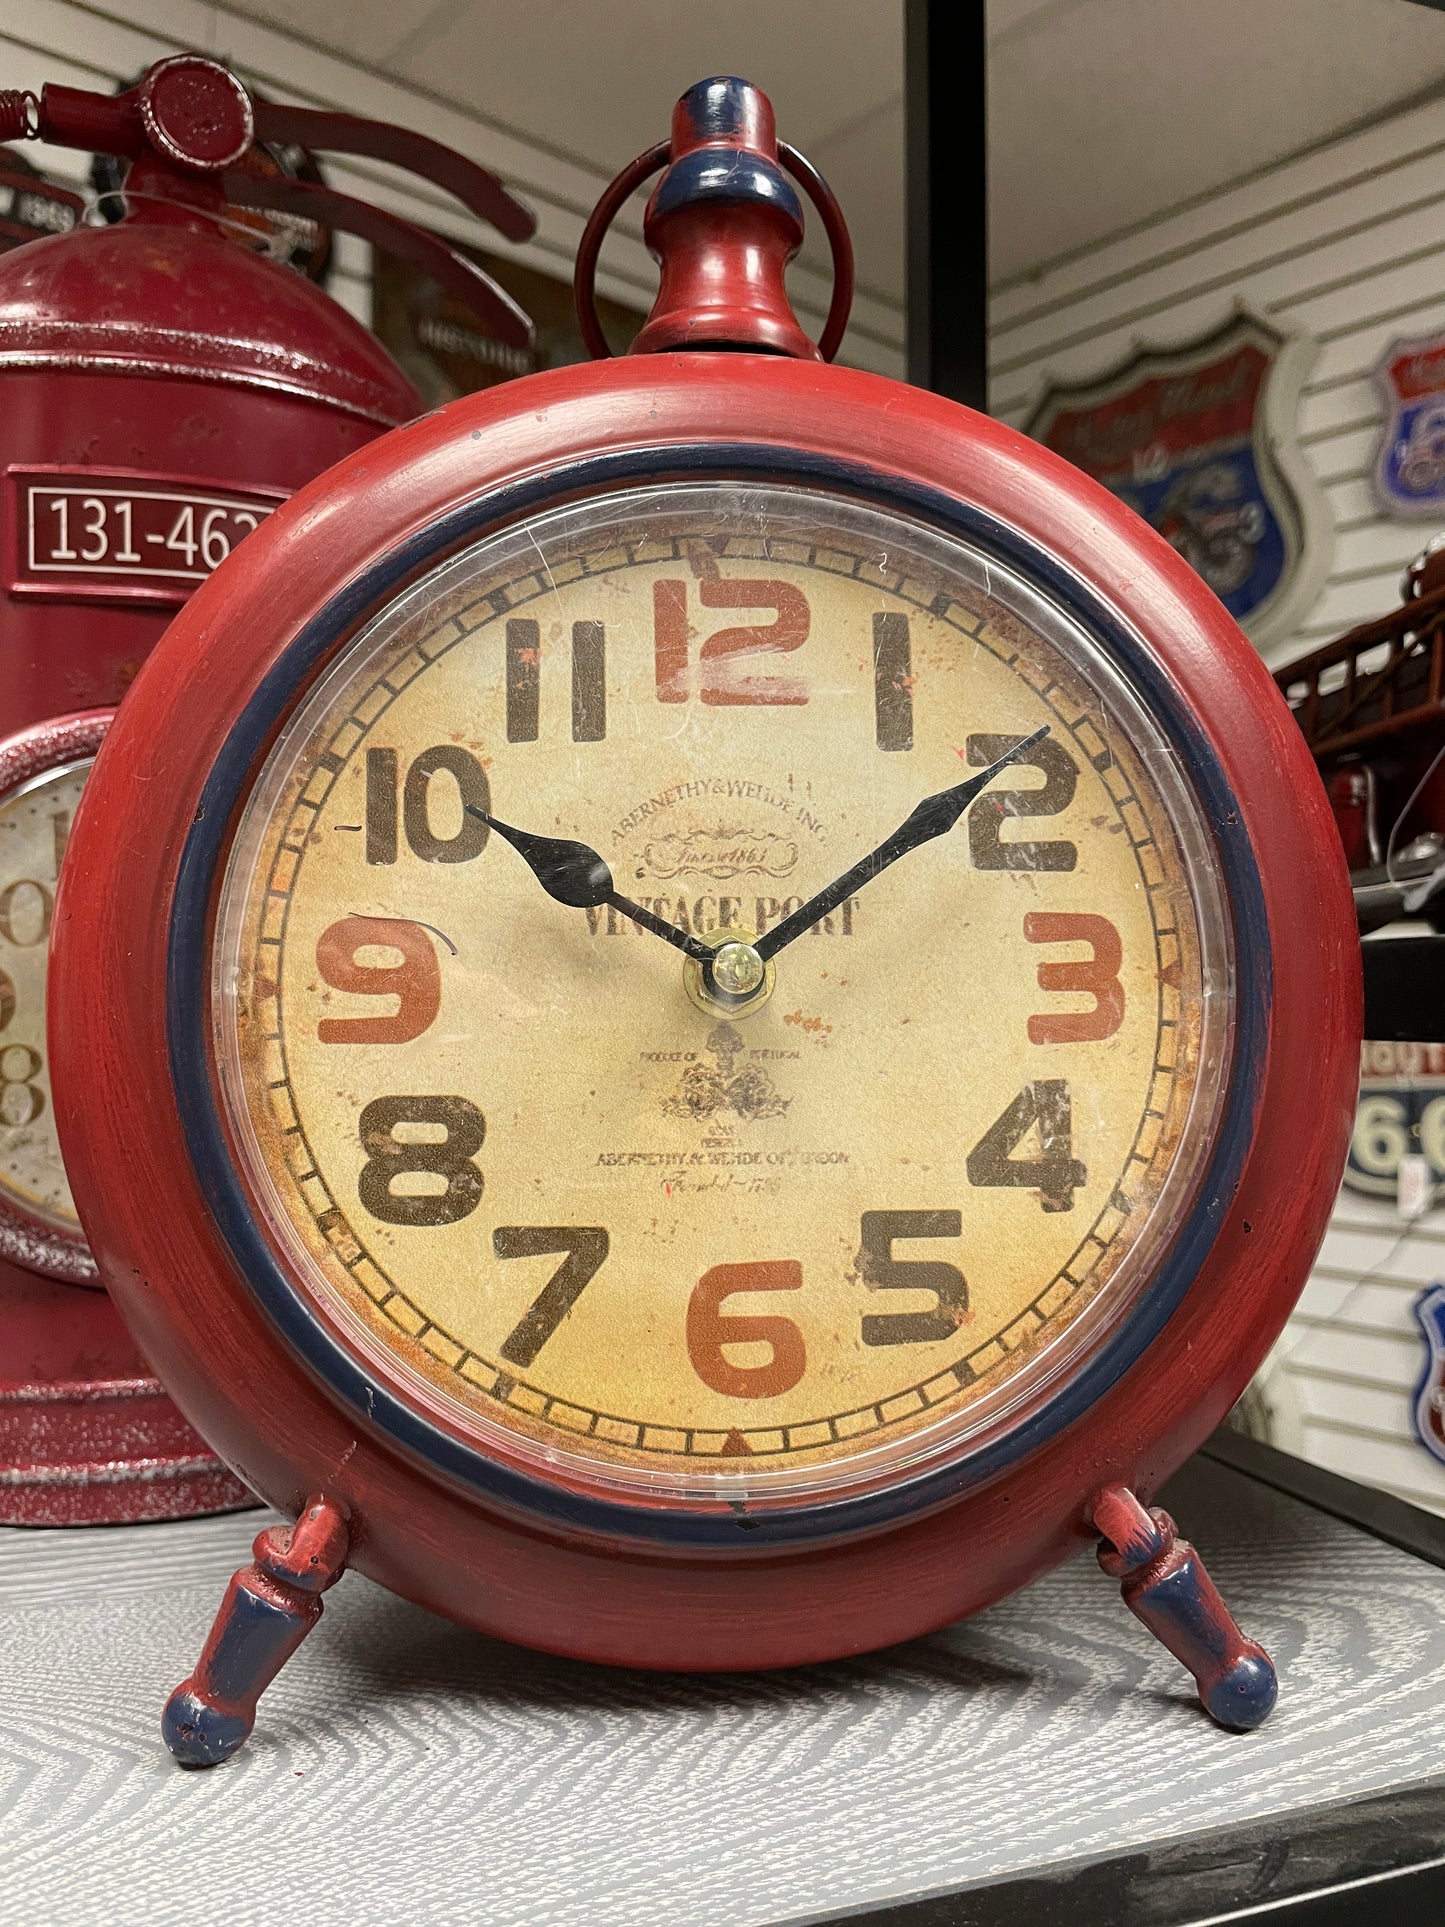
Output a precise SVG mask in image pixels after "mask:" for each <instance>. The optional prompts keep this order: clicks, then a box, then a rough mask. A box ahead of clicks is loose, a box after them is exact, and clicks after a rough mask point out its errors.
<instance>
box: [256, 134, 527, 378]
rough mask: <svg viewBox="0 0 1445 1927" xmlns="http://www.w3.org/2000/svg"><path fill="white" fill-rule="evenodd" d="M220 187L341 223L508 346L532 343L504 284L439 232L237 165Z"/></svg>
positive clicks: (259, 204) (330, 191) (278, 209)
mask: <svg viewBox="0 0 1445 1927" xmlns="http://www.w3.org/2000/svg"><path fill="white" fill-rule="evenodd" d="M221 186H222V188H223V189H224V190H225V193H226V197H227V199H228V200H230V201H232V202H234V203H236V204H237V205H238V206H241V207H264V208H270V209H273V210H274V211H276V212H279V213H284V214H298V215H300V216H301V217H302V219H304V220H311V221H316V222H318V223H324V224H325V225H327V226H328V227H334V228H345V229H347V230H348V232H350V233H352V234H358V235H360V236H361V238H362V240H363V241H370V242H372V243H373V244H374V245H375V246H376V247H379V248H383V249H384V250H385V251H386V252H387V253H388V254H393V255H395V256H396V257H397V258H398V259H399V260H402V261H407V262H409V263H410V264H411V265H412V266H413V267H416V268H420V269H421V270H422V272H423V273H424V274H427V275H430V277H431V279H432V280H433V281H435V282H437V283H438V284H439V286H440V287H442V288H443V289H444V290H445V291H446V293H447V294H449V295H452V296H454V297H455V299H456V300H458V301H460V302H461V303H462V304H463V305H464V306H465V307H468V308H470V309H471V311H472V313H473V314H475V315H476V316H477V317H478V318H479V319H480V320H482V321H484V322H485V323H486V324H487V326H488V327H489V328H490V329H491V330H492V332H493V334H495V335H496V337H497V339H498V340H499V341H503V342H505V343H506V344H507V346H508V347H509V348H519V349H527V348H530V347H531V346H532V341H533V335H534V331H533V328H532V323H531V320H530V319H529V317H528V316H527V314H526V312H525V310H524V309H522V308H520V307H519V306H518V305H517V303H516V302H515V301H514V300H513V299H512V297H511V295H509V294H508V293H507V292H506V290H505V289H504V288H500V287H498V285H497V283H496V282H495V281H494V280H493V279H492V277H491V276H490V275H489V274H487V273H486V272H485V271H484V270H483V269H481V268H479V267H478V266H477V265H476V263H475V262H474V261H471V260H469V259H468V258H467V257H466V256H465V255H464V254H460V253H458V252H457V250H456V249H454V248H450V247H448V246H447V244H446V242H445V241H443V240H442V239H441V238H440V236H438V235H435V234H432V233H431V232H430V231H429V230H428V229H426V228H421V227H416V226H414V225H413V224H412V223H411V222H410V221H403V220H401V219H400V218H399V217H398V216H396V215H394V214H387V213H385V212H383V210H382V209H381V208H376V207H372V206H371V205H370V204H369V203H368V202H366V201H357V200H353V199H352V197H351V196H350V195H349V194H338V193H336V192H335V191H334V189H332V188H329V187H315V186H313V185H312V184H311V183H310V182H308V181H288V180H282V179H269V180H268V179H265V178H263V177H261V176H258V175H255V174H245V173H242V172H241V171H240V170H239V169H238V170H236V171H235V172H232V173H229V174H224V175H222V177H221Z"/></svg>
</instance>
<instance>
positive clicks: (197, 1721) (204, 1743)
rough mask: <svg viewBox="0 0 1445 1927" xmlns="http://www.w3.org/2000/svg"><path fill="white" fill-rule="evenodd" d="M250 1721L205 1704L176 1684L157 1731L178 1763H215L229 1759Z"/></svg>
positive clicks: (247, 1728)
mask: <svg viewBox="0 0 1445 1927" xmlns="http://www.w3.org/2000/svg"><path fill="white" fill-rule="evenodd" d="M252 1725H253V1722H252V1721H251V1720H248V1719H242V1718H241V1717H240V1716H239V1715H237V1714H235V1713H225V1712H222V1710H221V1709H220V1707H218V1706H208V1705H207V1704H206V1702H205V1701H204V1700H203V1699H198V1698H197V1696H196V1695H195V1694H194V1693H189V1692H187V1691H186V1689H185V1687H183V1686H178V1687H177V1688H176V1690H175V1692H174V1693H172V1694H171V1696H170V1698H169V1699H168V1700H167V1701H166V1710H165V1712H164V1713H162V1715H161V1734H162V1736H163V1738H164V1739H165V1743H166V1745H167V1746H168V1747H169V1748H170V1749H171V1752H172V1753H174V1754H175V1756H176V1758H177V1759H178V1760H179V1761H180V1763H181V1765H182V1766H219V1765H220V1764H221V1762H222V1761H223V1760H229V1759H230V1757H231V1755H232V1754H233V1753H234V1752H235V1751H236V1748H237V1747H238V1746H240V1745H241V1744H242V1742H243V1741H244V1740H245V1739H246V1737H247V1735H248V1734H249V1733H250V1731H251V1727H252Z"/></svg>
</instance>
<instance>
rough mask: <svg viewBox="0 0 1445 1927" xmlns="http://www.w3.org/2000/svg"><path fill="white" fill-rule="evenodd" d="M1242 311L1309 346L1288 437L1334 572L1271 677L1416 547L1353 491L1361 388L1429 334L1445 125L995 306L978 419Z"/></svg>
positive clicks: (1285, 181) (1054, 277) (1208, 205)
mask: <svg viewBox="0 0 1445 1927" xmlns="http://www.w3.org/2000/svg"><path fill="white" fill-rule="evenodd" d="M1236 300H1239V301H1245V302H1247V303H1248V304H1249V305H1250V306H1251V307H1254V308H1256V309H1258V310H1259V311H1260V312H1262V313H1263V314H1265V315H1268V316H1269V317H1270V318H1271V319H1272V320H1274V321H1275V322H1277V323H1278V324H1279V325H1281V326H1283V327H1289V328H1302V329H1306V330H1308V331H1309V332H1310V333H1312V334H1313V335H1315V336H1316V338H1317V339H1318V341H1319V342H1320V344H1321V346H1320V354H1319V359H1318V361H1317V362H1316V364H1315V367H1314V369H1313V371H1312V374H1311V379H1310V382H1309V384H1308V386H1307V387H1306V388H1305V390H1304V394H1303V397H1302V399H1301V405H1300V431H1301V439H1302V441H1303V442H1304V444H1305V447H1306V449H1307V451H1308V459H1309V460H1310V461H1311V462H1312V463H1313V465H1314V467H1315V470H1316V472H1317V474H1318V475H1319V478H1320V481H1321V482H1322V484H1324V485H1325V487H1326V492H1327V496H1328V499H1329V502H1330V505H1331V508H1332V509H1333V512H1334V515H1335V530H1336V544H1335V553H1334V559H1333V567H1332V569H1331V572H1330V577H1329V580H1328V582H1327V583H1326V585H1325V587H1324V589H1323V592H1322V593H1321V595H1320V597H1319V599H1318V600H1317V601H1316V603H1315V605H1314V607H1313V608H1312V609H1310V610H1309V611H1308V612H1307V613H1306V616H1305V618H1304V620H1303V622H1302V623H1301V625H1300V628H1299V629H1298V631H1297V632H1296V634H1295V635H1294V636H1291V637H1289V638H1286V639H1283V640H1281V641H1280V642H1278V643H1277V644H1275V645H1274V646H1273V647H1272V648H1271V650H1270V651H1269V659H1270V661H1271V662H1272V663H1276V664H1277V663H1280V662H1287V661H1288V660H1289V659H1290V658H1291V657H1292V656H1295V655H1298V654H1300V653H1301V652H1302V651H1303V650H1305V649H1307V648H1311V647H1314V646H1316V645H1317V644H1318V643H1319V642H1321V641H1323V640H1325V639H1327V638H1329V637H1332V636H1335V635H1338V634H1339V633H1340V632H1341V631H1342V630H1344V629H1346V628H1348V627H1349V626H1350V625H1351V624H1353V623H1356V622H1361V621H1364V620H1366V619H1367V618H1369V617H1371V616H1376V615H1380V614H1383V613H1384V611H1385V610H1386V609H1389V608H1392V607H1393V606H1394V605H1395V603H1396V602H1397V601H1398V595H1397V585H1398V581H1399V577H1400V573H1401V570H1402V568H1403V566H1404V564H1405V563H1406V562H1408V561H1409V559H1410V557H1411V556H1412V555H1414V554H1415V553H1416V552H1417V550H1418V549H1419V548H1420V547H1421V545H1422V542H1423V540H1424V537H1425V536H1426V535H1427V534H1429V533H1431V532H1432V531H1431V530H1430V529H1429V527H1428V526H1425V527H1423V528H1422V526H1421V525H1420V524H1418V523H1415V524H1410V523H1401V522H1392V521H1390V520H1388V519H1387V518H1386V517H1384V516H1383V515H1382V514H1381V513H1380V512H1379V510H1378V509H1377V507H1376V505H1375V503H1374V501H1373V499H1372V497H1371V495H1370V493H1369V489H1368V485H1367V478H1368V475H1369V470H1370V467H1371V464H1372V461H1373V458H1374V453H1375V446H1376V442H1377V439H1378V434H1379V425H1380V422H1381V419H1382V410H1381V407H1380V403H1379V400H1378V398H1377V396H1376V394H1375V390H1374V387H1373V385H1372V383H1371V382H1370V380H1369V371H1370V369H1371V368H1372V366H1373V365H1374V363H1375V361H1376V360H1377V358H1378V357H1379V355H1380V352H1381V350H1382V349H1383V348H1384V347H1385V346H1386V345H1387V344H1388V343H1389V342H1390V341H1391V340H1393V339H1394V338H1395V337H1396V336H1398V335H1402V334H1411V333H1420V332H1423V331H1424V330H1425V329H1427V328H1430V327H1434V326H1436V325H1438V324H1440V323H1441V322H1445V117H1442V115H1441V112H1440V109H1439V107H1438V105H1437V104H1434V103H1432V104H1429V105H1426V106H1421V107H1417V108H1414V109H1411V110H1410V111H1408V112H1405V113H1402V114H1399V115H1396V116H1395V117H1394V118H1392V119H1390V120H1388V121H1385V122H1382V123H1380V124H1378V125H1376V126H1373V127H1370V128H1367V129H1365V130H1364V131H1362V132H1360V133H1357V134H1354V135H1351V136H1349V137H1348V138H1346V139H1343V140H1340V141H1336V142H1334V143H1333V144H1331V145H1330V146H1328V147H1325V148H1321V149H1319V150H1316V151H1315V152H1313V153H1310V154H1308V155H1305V156H1303V157H1301V158H1298V159H1296V160H1294V161H1290V162H1286V163H1284V164H1283V165H1281V166H1279V167H1275V168H1272V169H1270V170H1268V171H1267V172H1264V173H1261V174H1259V175H1256V176H1254V177H1253V178H1251V179H1250V180H1247V181H1245V182H1242V183H1241V184H1239V185H1237V186H1235V187H1232V188H1230V189H1228V190H1227V191H1225V192H1224V193H1220V194H1214V195H1211V196H1209V197H1207V198H1204V199H1201V200H1199V201H1198V202H1196V203H1194V204H1192V205H1191V206H1189V207H1187V208H1185V209H1183V210H1182V211H1178V212H1176V213H1174V214H1172V215H1170V216H1168V217H1166V218H1164V219H1161V220H1157V221H1153V222H1150V223H1148V224H1146V225H1143V226H1141V227H1139V228H1137V229H1135V230H1134V231H1133V232H1131V233H1129V234H1127V235H1124V236H1121V237H1119V238H1117V239H1115V240H1113V241H1110V242H1108V243H1106V244H1105V245H1103V246H1101V247H1097V248H1092V249H1089V250H1086V251H1083V252H1081V253H1079V254H1078V255H1075V256H1072V257H1070V258H1068V259H1066V260H1063V261H1059V262H1056V263H1054V264H1052V265H1050V266H1047V267H1045V268H1043V269H1041V270H1039V271H1038V272H1036V273H1034V274H1031V275H1027V276H1023V277H1020V278H1019V279H1018V280H1015V281H1013V282H1011V283H1009V284H1007V285H1006V286H1004V287H1001V288H999V289H997V290H996V291H995V295H994V300H993V313H992V388H993V406H994V412H995V413H996V414H998V415H1001V416H1002V417H1003V418H1004V419H1006V420H1008V421H1013V422H1019V421H1022V420H1023V419H1024V418H1025V417H1026V416H1027V414H1028V412H1029V410H1030V408H1031V406H1032V404H1033V402H1034V401H1035V400H1036V398H1037V396H1038V395H1039V393H1040V391H1041V390H1042V388H1043V385H1044V383H1045V381H1046V380H1047V379H1049V378H1050V377H1052V378H1054V379H1059V380H1065V381H1079V380H1084V379H1088V378H1090V377H1093V376H1097V375H1099V374H1101V373H1103V372H1105V371H1106V370H1107V369H1109V368H1111V367H1112V366H1114V365H1115V364H1117V363H1118V362H1119V361H1121V360H1122V359H1123V358H1124V357H1125V355H1126V354H1127V353H1128V352H1129V350H1130V349H1131V347H1132V346H1133V345H1134V344H1135V343H1136V342H1139V341H1143V342H1149V343H1153V342H1163V343H1167V342H1173V341H1179V340H1187V339H1189V338H1190V337H1191V336H1194V335H1197V334H1200V333H1202V332H1203V331H1204V330H1205V329H1207V328H1209V327H1211V326H1213V325H1215V324H1217V323H1218V322H1221V321H1222V320H1223V319H1224V318H1225V316H1226V315H1227V313H1228V312H1229V309H1230V307H1231V305H1232V304H1233V303H1234V302H1235V301H1236Z"/></svg>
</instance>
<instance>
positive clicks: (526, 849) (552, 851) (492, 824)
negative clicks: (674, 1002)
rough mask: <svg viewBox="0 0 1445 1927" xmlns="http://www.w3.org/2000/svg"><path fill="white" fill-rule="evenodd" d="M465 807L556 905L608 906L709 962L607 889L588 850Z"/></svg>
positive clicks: (704, 950) (683, 935)
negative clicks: (500, 840)
mask: <svg viewBox="0 0 1445 1927" xmlns="http://www.w3.org/2000/svg"><path fill="white" fill-rule="evenodd" d="M465 807H466V811H467V814H468V816H476V817H480V818H481V820H482V822H483V823H485V824H486V825H487V827H488V829H492V830H495V831H496V832H497V835H498V836H500V837H503V838H504V839H505V840H506V841H507V842H508V843H510V844H511V846H512V848H513V849H514V850H515V851H516V852H517V854H518V856H520V857H521V859H522V861H523V862H524V863H525V864H526V865H527V868H528V869H529V870H530V871H531V872H532V875H533V876H534V877H535V878H536V879H537V881H538V883H540V884H541V886H542V888H543V889H544V890H545V891H546V892H547V895H548V896H549V897H555V898H556V900H557V902H558V903H565V904H567V905H568V906H569V907H570V908H571V909H573V910H600V909H601V908H603V906H604V905H607V904H610V905H611V906H612V908H613V909H614V910H620V911H621V912H622V914H623V915H624V916H625V917H631V919H632V921H633V922H634V923H640V924H641V925H642V927H643V929H644V930H650V931H651V932H652V934H653V936H654V937H661V938H662V940H663V942H664V943H670V944H673V945H674V946H675V947H676V948H677V949H679V950H681V951H684V952H685V953H686V954H687V955H688V956H689V957H695V958H696V959H697V961H698V962H699V963H708V962H710V961H711V958H712V952H711V950H709V949H708V947H707V945H706V944H705V943H699V942H698V940H697V938H696V937H690V936H689V935H688V933H687V932H686V930H679V929H678V927H677V925H676V924H675V923H668V922H666V921H665V920H664V919H663V918H662V917H655V916H653V914H652V912H651V911H650V910H646V909H644V908H643V906H642V905H641V904H640V903H634V902H633V901H632V900H631V898H630V897H622V896H619V895H618V894H617V892H616V890H615V889H614V888H613V887H612V872H611V871H610V870H609V869H608V867H607V864H606V862H605V861H604V859H603V858H602V857H600V856H599V855H598V854H597V852H596V850H594V849H593V848H592V847H591V845H590V844H587V843H571V842H569V841H568V840H567V839H566V838H565V837H560V836H534V835H533V834H532V832H531V831H530V830H517V829H513V827H512V825H511V824H510V823H501V822H498V820H497V818H496V817H495V816H488V815H487V813H486V811H485V810H479V809H478V808H477V807H476V805H475V804H474V803H468V804H467V805H466V806H465Z"/></svg>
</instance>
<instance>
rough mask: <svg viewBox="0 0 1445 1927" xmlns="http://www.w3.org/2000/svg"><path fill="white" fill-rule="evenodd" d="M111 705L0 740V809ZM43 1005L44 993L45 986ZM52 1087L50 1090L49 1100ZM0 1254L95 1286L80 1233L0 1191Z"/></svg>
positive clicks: (96, 1277) (103, 723) (96, 731)
mask: <svg viewBox="0 0 1445 1927" xmlns="http://www.w3.org/2000/svg"><path fill="white" fill-rule="evenodd" d="M114 715H115V711H114V710H113V709H80V710H74V711H72V712H71V714H70V715H68V716H52V717H48V718H47V719H46V721H45V722H43V723H32V724H31V725H30V727H29V728H28V729H21V730H17V731H16V733H15V734H14V735H13V736H7V737H6V738H5V739H4V740H3V741H0V809H3V808H4V806H5V804H6V803H8V802H9V800H10V798H11V797H12V796H13V795H14V794H15V792H16V791H17V790H19V789H20V788H22V787H23V786H24V785H26V784H28V783H33V782H34V781H35V779H36V778H37V777H40V776H48V775H50V774H51V772H52V771H54V770H57V769H63V768H64V767H65V765H66V764H67V763H77V762H82V761H84V760H85V758H87V757H93V756H94V755H95V753H96V751H97V750H98V749H99V748H100V745H101V742H102V740H103V739H104V736H105V733H106V731H107V730H108V729H109V727H110V724H111V720H112V718H113V717H114ZM46 1002H47V1009H48V1005H49V994H48V991H47V998H46ZM53 1101H54V1099H53V1092H52V1102H53ZM0 1258H8V1259H9V1260H10V1262H11V1264H14V1265H21V1266H23V1267H24V1268H25V1270H27V1271H34V1272H38V1273H39V1274H40V1275H41V1276H42V1277H44V1278H58V1279H59V1280H60V1281H61V1282H62V1283H63V1284H67V1285H91V1286H95V1287H99V1285H100V1273H99V1271H98V1270H97V1269H96V1263H95V1260H94V1258H92V1257H91V1255H90V1246H89V1245H88V1244H87V1243H86V1241H85V1233H84V1232H83V1231H81V1230H79V1229H77V1230H75V1231H70V1230H67V1229H66V1227H65V1226H63V1225H58V1224H52V1223H51V1222H50V1220H49V1219H48V1218H42V1217H40V1216H39V1215H38V1214H37V1213H33V1212H29V1211H27V1210H26V1209H25V1207H24V1206H23V1205H22V1204H20V1203H19V1202H18V1200H16V1199H14V1198H11V1197H8V1196H6V1195H5V1194H4V1193H3V1192H0Z"/></svg>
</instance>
